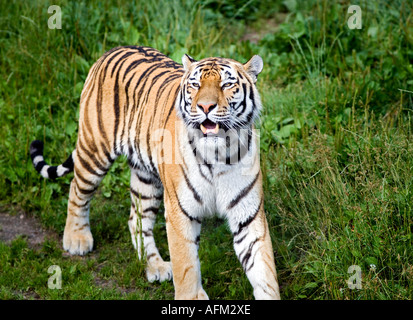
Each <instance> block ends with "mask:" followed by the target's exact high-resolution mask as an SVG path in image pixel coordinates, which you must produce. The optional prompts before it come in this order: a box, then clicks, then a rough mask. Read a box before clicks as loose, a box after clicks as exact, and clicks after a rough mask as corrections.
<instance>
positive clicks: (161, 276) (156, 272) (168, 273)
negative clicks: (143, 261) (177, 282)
mask: <svg viewBox="0 0 413 320" xmlns="http://www.w3.org/2000/svg"><path fill="white" fill-rule="evenodd" d="M146 277H147V278H148V281H149V282H154V281H159V282H162V281H165V280H172V265H171V262H169V261H163V260H162V258H161V257H159V256H157V257H154V258H152V259H150V260H148V263H147V267H146Z"/></svg>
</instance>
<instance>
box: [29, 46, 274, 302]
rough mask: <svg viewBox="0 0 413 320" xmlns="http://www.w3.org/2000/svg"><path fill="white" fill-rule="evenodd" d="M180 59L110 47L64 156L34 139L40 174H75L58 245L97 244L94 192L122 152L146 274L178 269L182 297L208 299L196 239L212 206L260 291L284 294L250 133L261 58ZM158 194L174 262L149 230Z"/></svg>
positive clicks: (156, 276)
mask: <svg viewBox="0 0 413 320" xmlns="http://www.w3.org/2000/svg"><path fill="white" fill-rule="evenodd" d="M182 62H183V65H180V64H178V63H176V62H174V61H173V60H171V59H170V58H168V57H167V56H165V55H163V54H162V53H160V52H159V51H157V50H155V49H152V48H149V47H138V46H126V47H117V48H114V49H112V50H110V51H108V52H106V53H105V54H104V55H103V56H102V57H101V58H100V59H99V60H98V61H97V62H96V63H95V64H94V65H93V66H92V68H91V69H90V71H89V75H88V77H87V79H86V82H85V84H84V88H83V91H82V95H81V99H80V113H79V129H78V130H79V132H78V139H77V144H76V149H75V150H74V151H73V152H72V154H71V155H70V156H69V158H68V159H67V160H66V161H65V162H64V163H63V164H61V165H59V166H49V165H48V164H47V163H46V162H45V161H44V158H43V143H42V142H41V141H38V140H36V141H33V142H32V144H31V147H30V153H31V158H32V162H33V165H34V166H35V168H36V170H37V171H38V172H39V173H40V174H41V175H42V176H43V177H45V178H57V177H60V176H63V175H65V174H67V173H69V172H71V171H74V178H73V180H72V182H71V185H70V194H69V202H68V210H67V220H66V226H65V230H64V235H63V248H64V249H65V250H67V251H69V253H71V254H74V255H75V254H77V255H84V254H86V253H87V252H89V251H91V250H92V248H93V237H92V233H91V231H90V226H89V204H90V200H91V198H92V196H93V194H94V193H95V191H96V189H97V187H98V185H99V183H100V181H101V180H102V179H103V177H104V176H105V174H106V173H107V171H108V169H109V168H110V166H111V164H112V163H113V162H114V161H115V159H116V158H117V157H118V156H119V155H126V157H127V159H128V163H129V166H130V169H131V181H130V194H131V209H130V218H129V222H128V224H129V229H130V232H131V237H132V243H133V245H134V247H135V248H136V249H137V250H138V252H139V254H141V253H142V252H144V254H145V255H144V256H146V259H147V270H146V274H147V278H148V280H149V281H151V282H152V281H155V280H158V281H164V280H170V279H171V278H172V275H173V283H174V288H175V298H176V299H207V298H208V295H207V294H206V292H205V291H204V289H203V287H202V284H201V272H200V262H199V259H198V246H199V241H200V229H201V221H202V219H203V218H204V217H207V216H210V215H212V214H215V213H217V214H218V215H220V216H221V217H224V218H226V219H227V221H228V225H229V228H230V230H231V232H232V234H233V237H234V249H235V252H236V255H237V257H238V259H239V261H240V262H241V265H242V267H243V269H244V270H245V272H246V275H247V277H248V279H249V281H250V283H251V285H252V287H253V292H254V297H255V298H256V299H279V298H280V295H279V288H278V283H277V275H276V270H275V264H274V256H273V250H272V245H271V240H270V234H269V229H268V225H267V220H266V217H265V213H264V204H263V191H262V174H261V170H260V162H259V141H258V140H257V135H256V134H254V133H255V131H254V130H255V129H254V120H256V119H257V117H258V115H259V111H260V109H261V101H260V96H259V94H258V91H257V89H256V86H255V82H256V80H257V76H258V74H259V73H260V72H261V70H262V68H263V62H262V59H261V57H259V56H257V55H255V56H253V57H252V58H251V59H250V60H249V61H248V62H246V63H245V64H241V63H239V62H237V61H235V60H231V59H224V58H206V59H202V60H199V61H195V60H194V59H192V58H191V57H190V56H188V55H184V56H183V58H182ZM162 200H163V201H164V206H165V221H166V230H167V239H168V245H169V251H170V257H171V262H166V261H164V260H163V259H162V258H161V256H160V254H159V252H158V249H157V247H156V245H155V241H154V237H153V226H154V223H155V218H156V215H157V213H158V208H159V205H160V203H161V201H162ZM138 226H139V227H138ZM140 240H142V241H140ZM142 246H143V247H142ZM142 249H144V250H142Z"/></svg>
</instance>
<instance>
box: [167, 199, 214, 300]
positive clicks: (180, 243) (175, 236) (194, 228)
mask: <svg viewBox="0 0 413 320" xmlns="http://www.w3.org/2000/svg"><path fill="white" fill-rule="evenodd" d="M165 220H166V231H167V235H168V245H169V253H170V256H171V262H172V273H173V282H174V287H175V299H176V300H207V299H208V295H207V294H206V292H205V291H204V289H203V288H202V284H201V268H200V263H199V257H198V247H199V235H200V231H201V221H200V220H198V219H197V218H194V217H191V216H190V215H189V214H188V213H187V212H186V211H184V210H183V208H182V207H181V206H180V203H179V200H178V199H174V200H173V201H171V200H170V199H168V197H167V196H165Z"/></svg>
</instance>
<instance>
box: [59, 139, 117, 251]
mask: <svg viewBox="0 0 413 320" xmlns="http://www.w3.org/2000/svg"><path fill="white" fill-rule="evenodd" d="M79 153H81V155H80V154H79ZM98 158H99V156H98V155H97V154H93V153H90V152H85V150H84V149H83V147H82V145H81V144H78V145H77V147H76V160H75V166H74V173H75V175H74V178H73V180H72V182H71V184H70V192H69V202H68V209H67V218H66V225H65V230H64V234H63V249H64V250H66V251H69V253H70V254H78V255H84V254H86V253H88V252H90V251H92V249H93V237H92V233H91V231H90V225H89V208H90V201H91V200H92V197H93V195H94V193H95V191H96V190H97V188H98V186H99V183H100V182H101V181H102V179H103V177H104V176H105V175H106V173H107V171H108V170H109V168H110V166H111V165H112V163H113V161H114V159H107V160H106V161H103V160H102V159H98Z"/></svg>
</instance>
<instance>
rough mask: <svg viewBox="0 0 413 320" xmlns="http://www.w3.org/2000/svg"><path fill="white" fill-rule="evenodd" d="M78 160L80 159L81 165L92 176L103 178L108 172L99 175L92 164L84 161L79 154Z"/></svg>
mask: <svg viewBox="0 0 413 320" xmlns="http://www.w3.org/2000/svg"><path fill="white" fill-rule="evenodd" d="M77 158H78V159H79V161H80V163H81V164H82V166H83V167H84V168H85V169H86V170H87V171H88V172H89V173H91V174H92V175H95V176H98V177H103V176H104V175H105V174H106V171H104V172H103V173H97V172H96V170H95V169H94V168H92V167H91V166H90V163H89V162H87V161H86V160H85V159H83V158H82V157H81V156H80V155H79V154H78V155H77Z"/></svg>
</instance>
